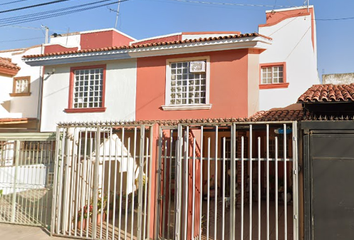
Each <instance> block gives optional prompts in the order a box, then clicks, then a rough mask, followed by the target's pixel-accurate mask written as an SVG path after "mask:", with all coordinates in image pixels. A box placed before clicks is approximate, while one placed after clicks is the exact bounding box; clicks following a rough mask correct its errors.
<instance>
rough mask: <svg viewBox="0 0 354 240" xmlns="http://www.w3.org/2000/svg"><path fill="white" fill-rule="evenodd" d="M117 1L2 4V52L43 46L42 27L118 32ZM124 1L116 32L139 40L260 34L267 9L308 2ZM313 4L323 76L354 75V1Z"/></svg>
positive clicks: (314, 0) (7, 0)
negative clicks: (201, 34)
mask: <svg viewBox="0 0 354 240" xmlns="http://www.w3.org/2000/svg"><path fill="white" fill-rule="evenodd" d="M117 1H118V0H0V50H8V49H14V48H23V47H30V46H34V45H38V44H42V43H44V39H45V31H44V29H43V27H42V26H46V27H48V28H49V34H50V35H51V34H53V33H59V34H60V33H67V32H78V31H88V30H96V29H104V28H114V27H115V25H116V17H117V9H118V4H117ZM121 1H122V2H121V3H120V4H119V16H118V21H117V25H116V28H117V29H118V30H119V31H122V32H124V33H126V34H128V35H130V36H132V37H134V38H136V39H142V38H148V37H153V36H158V35H165V34H170V33H176V32H199V31H241V32H242V33H251V32H257V31H258V25H259V24H263V23H265V20H266V19H265V11H266V10H272V9H281V8H287V7H294V6H302V5H304V0H121ZM309 1H310V5H313V6H314V8H315V18H316V25H317V48H318V73H319V76H321V75H322V74H331V73H348V72H354V64H353V63H354V45H353V42H354V41H353V40H354V12H353V9H354V1H353V0H336V1H327V0H309ZM93 3H94V4H93ZM44 4H46V5H44ZM305 4H306V3H305ZM35 5H41V6H35ZM99 5H101V7H97V6H99ZM30 6H34V7H30ZM77 6H81V7H80V8H79V7H77ZM83 9H86V10H83ZM64 13H69V14H64ZM49 16H50V17H49Z"/></svg>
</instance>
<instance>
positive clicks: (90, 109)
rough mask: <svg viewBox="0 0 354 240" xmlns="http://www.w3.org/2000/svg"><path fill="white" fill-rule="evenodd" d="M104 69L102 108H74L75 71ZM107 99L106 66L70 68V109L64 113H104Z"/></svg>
mask: <svg viewBox="0 0 354 240" xmlns="http://www.w3.org/2000/svg"><path fill="white" fill-rule="evenodd" d="M93 68H103V82H102V107H100V108H73V94H74V71H75V70H82V69H93ZM105 98H106V65H105V64H102V65H91V66H81V67H71V68H70V83H69V103H68V108H67V109H65V110H64V111H65V112H67V113H75V112H76V113H80V112H104V111H105V110H106V107H105Z"/></svg>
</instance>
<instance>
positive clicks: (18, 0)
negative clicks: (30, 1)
mask: <svg viewBox="0 0 354 240" xmlns="http://www.w3.org/2000/svg"><path fill="white" fill-rule="evenodd" d="M24 1H27V0H16V1H11V2H6V3H0V6H3V5H10V4H13V3H18V2H24Z"/></svg>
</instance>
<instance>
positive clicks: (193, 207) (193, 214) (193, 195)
mask: <svg viewBox="0 0 354 240" xmlns="http://www.w3.org/2000/svg"><path fill="white" fill-rule="evenodd" d="M192 164H193V168H192V169H193V170H192V173H193V176H192V178H193V180H192V181H193V183H192V186H193V189H192V239H194V216H195V138H193V158H192Z"/></svg>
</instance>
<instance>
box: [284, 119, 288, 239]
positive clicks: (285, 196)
mask: <svg viewBox="0 0 354 240" xmlns="http://www.w3.org/2000/svg"><path fill="white" fill-rule="evenodd" d="M283 130H284V134H283V140H284V152H283V153H284V181H283V182H284V191H283V194H284V240H287V239H288V221H287V220H288V211H287V204H288V201H287V195H288V194H287V184H288V183H287V165H286V148H287V145H286V124H283Z"/></svg>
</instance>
